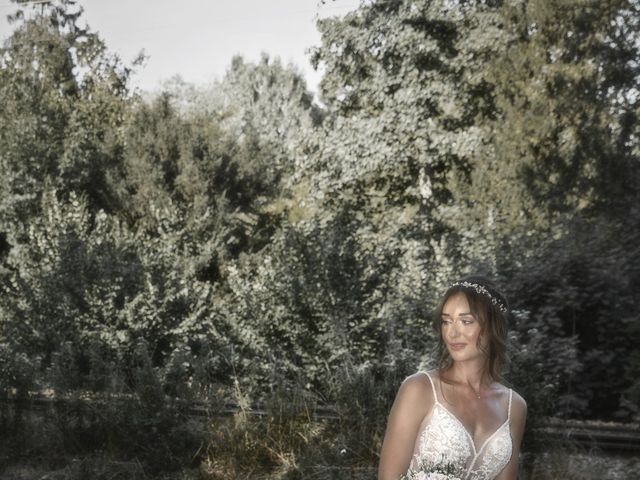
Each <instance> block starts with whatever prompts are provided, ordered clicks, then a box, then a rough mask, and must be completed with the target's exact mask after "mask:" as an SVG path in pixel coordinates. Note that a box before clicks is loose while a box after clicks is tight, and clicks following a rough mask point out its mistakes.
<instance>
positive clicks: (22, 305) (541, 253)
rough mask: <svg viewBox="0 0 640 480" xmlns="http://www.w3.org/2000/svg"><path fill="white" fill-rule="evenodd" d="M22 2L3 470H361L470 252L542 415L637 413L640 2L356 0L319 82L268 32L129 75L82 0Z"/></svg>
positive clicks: (13, 110)
mask: <svg viewBox="0 0 640 480" xmlns="http://www.w3.org/2000/svg"><path fill="white" fill-rule="evenodd" d="M19 7H20V4H19V3H18V4H16V13H15V14H14V15H13V17H12V18H13V22H14V26H15V30H14V32H13V34H12V35H11V36H10V37H9V38H7V39H5V40H4V45H3V47H2V48H1V49H0V289H1V290H2V293H1V295H0V393H1V394H2V396H3V397H4V398H5V399H9V398H11V399H13V400H14V401H13V402H9V403H7V402H3V403H2V406H1V407H0V408H1V411H0V429H2V431H3V438H2V440H1V442H2V443H1V444H0V463H1V464H2V468H4V469H5V472H9V471H10V469H11V468H12V466H13V465H16V464H19V463H20V462H27V463H28V464H29V465H31V467H32V468H34V469H36V471H37V468H46V469H48V470H49V471H50V470H51V469H54V470H55V471H57V472H58V473H59V475H61V476H60V478H68V477H73V478H76V477H77V478H84V477H83V475H85V476H86V475H90V476H91V478H114V476H113V475H120V476H121V478H145V477H148V476H159V475H165V476H167V477H170V476H172V475H174V476H175V478H187V477H188V478H241V477H246V478H256V477H260V476H265V477H266V476H267V475H271V476H272V477H273V478H303V477H305V478H306V477H309V476H314V475H315V476H317V477H319V478H357V477H358V476H361V477H362V478H371V477H372V475H373V473H372V471H373V470H372V468H375V464H376V461H377V460H376V456H377V452H378V449H379V445H380V441H381V435H382V433H383V429H384V419H385V417H386V414H387V411H388V408H389V405H390V402H391V401H392V400H393V396H394V393H395V391H396V389H397V387H398V385H399V383H400V382H401V381H402V379H403V378H404V376H405V375H407V374H409V373H411V372H413V371H415V370H416V369H417V368H418V367H427V366H428V365H429V364H430V362H431V361H432V358H433V357H432V353H433V349H434V346H435V333H434V331H433V330H432V328H431V316H430V315H431V313H430V312H431V310H432V309H433V307H434V306H435V303H434V302H436V301H437V299H438V298H439V296H440V294H441V293H442V291H443V290H444V289H445V288H446V285H447V284H448V283H449V282H450V281H451V280H452V279H454V278H456V277H459V276H461V275H464V274H467V273H470V272H484V273H486V274H489V275H491V276H493V277H495V278H496V280H497V282H498V283H499V284H501V285H502V286H503V287H504V289H505V290H506V293H507V295H508V298H510V299H511V302H512V309H513V315H512V325H511V327H512V333H511V342H512V347H513V349H512V357H513V362H512V366H511V369H510V371H509V372H508V375H507V378H508V380H509V381H510V382H511V383H512V384H513V385H514V387H515V388H516V389H517V390H518V391H520V392H521V393H522V394H523V396H524V397H525V398H526V399H527V401H528V403H529V409H530V425H532V426H535V423H536V422H537V421H538V420H539V419H540V418H542V417H543V416H545V415H554V416H559V417H565V418H566V417H569V418H577V419H592V420H593V419H597V420H605V421H611V420H616V421H623V422H632V421H636V422H637V421H639V420H640V407H639V405H640V380H639V379H640V354H639V353H638V350H637V348H636V346H637V344H638V341H640V322H638V320H637V318H636V312H637V311H638V310H639V308H638V298H639V297H638V295H637V291H638V290H639V289H640V261H639V260H638V259H639V258H640V252H639V248H640V247H639V245H640V238H639V237H640V208H639V200H640V189H638V187H637V185H638V182H639V181H640V162H639V161H638V158H639V157H638V155H639V153H640V151H639V146H640V132H639V130H638V129H639V127H638V125H639V123H638V113H639V107H640V104H639V102H638V100H639V85H638V83H639V73H640V72H639V68H640V65H639V64H638V61H637V59H638V58H640V57H639V52H638V46H639V45H640V43H639V37H638V33H639V30H640V21H639V19H640V15H639V14H640V12H639V9H640V5H639V4H638V3H637V2H636V1H634V0H606V1H605V0H598V1H595V0H594V1H590V0H562V1H561V0H513V1H482V2H480V1H478V2H475V1H445V0H413V1H408V0H373V1H364V2H363V3H362V5H361V7H360V8H359V9H357V10H356V11H354V12H353V13H351V14H348V15H346V16H345V17H344V18H332V19H327V20H322V21H320V22H319V24H318V28H319V29H320V32H321V34H322V43H321V44H320V45H319V46H318V47H317V48H316V49H315V50H314V51H313V52H312V54H311V57H312V61H313V62H314V64H316V65H322V66H323V67H324V69H325V72H326V73H325V75H324V77H323V80H322V82H321V85H320V94H319V99H320V103H316V102H314V101H313V97H312V95H311V93H310V92H308V91H307V89H306V85H305V82H304V79H303V78H302V77H301V75H300V74H299V72H298V71H297V70H296V69H295V67H293V66H283V65H282V64H281V63H280V62H279V61H278V60H274V59H271V58H269V57H268V56H266V55H265V56H264V57H263V59H262V60H261V61H260V62H258V63H257V64H252V63H247V62H245V61H243V59H242V58H235V59H233V60H232V62H231V66H230V68H229V70H228V72H227V74H226V76H225V77H224V78H223V79H222V80H221V81H220V82H218V83H216V84H214V85H210V86H200V87H196V86H192V85H188V84H184V83H180V82H175V83H173V84H171V85H168V86H167V88H166V90H165V91H163V92H161V93H160V94H158V95H157V96H155V97H154V98H153V99H145V98H143V97H141V96H140V95H139V94H138V93H137V92H135V91H132V90H131V88H130V86H129V79H130V78H131V75H134V74H135V68H136V65H135V64H134V65H123V64H122V62H121V61H120V60H119V59H118V58H117V57H116V56H114V55H113V54H111V53H110V52H109V50H108V48H107V46H106V45H105V44H104V42H103V41H102V40H101V39H100V37H99V35H98V34H97V33H95V32H91V31H90V30H87V29H86V28H83V27H82V26H81V25H83V22H82V16H81V11H80V10H79V9H78V8H77V6H76V5H75V4H74V2H73V1H70V0H59V1H57V2H54V3H52V4H50V5H46V6H39V7H38V8H39V13H33V12H27V14H25V11H23V10H22V9H20V8H19ZM27 8H28V7H27ZM34 392H45V393H47V394H48V395H50V396H51V397H52V398H54V399H60V398H65V399H67V400H68V402H65V403H55V402H54V403H52V404H50V405H49V406H47V407H46V408H40V409H38V408H35V407H36V406H35V405H34V403H33V393H34ZM88 400H89V401H88ZM196 400H197V401H199V402H200V403H199V404H200V405H203V408H204V409H205V410H206V411H207V412H209V415H208V416H206V417H205V418H206V419H205V420H194V418H193V417H190V416H188V415H187V413H188V406H187V403H185V401H196ZM228 402H233V403H234V404H236V405H239V407H240V409H239V413H237V414H236V415H234V416H232V417H224V418H222V417H218V416H216V414H219V413H222V412H223V411H224V409H225V404H226V403H228ZM252 405H261V406H262V407H261V408H263V412H264V415H262V416H253V415H250V414H249V410H248V409H249V407H250V406H252ZM326 406H331V407H332V410H331V411H330V417H331V419H325V420H322V419H318V418H317V417H315V416H314V414H315V413H316V412H318V411H319V410H318V409H320V410H321V409H322V408H325V407H326ZM325 413H326V412H325ZM325 417H326V415H325ZM530 430H532V429H530ZM535 445H536V439H535V438H533V437H532V436H530V437H528V438H527V446H526V448H529V449H530V450H532V451H533V449H534V447H535ZM70 459H75V460H73V461H71V460H70ZM565 463H566V462H565ZM105 465H106V466H105ZM547 465H548V463H547ZM621 468H623V469H624V468H626V467H621ZM7 469H9V470H7ZM56 469H57V470H56ZM185 469H186V470H185ZM596 470H597V469H594V468H593V467H589V470H585V472H589V471H590V472H592V473H593V472H595V471H596ZM87 472H90V473H87ZM172 472H173V473H172ZM176 472H178V473H176ZM586 474H587V473H585V475H586ZM7 475H8V473H7ZM15 475H18V473H15ZM323 475H324V477H323ZM549 475H551V477H553V473H551V474H549ZM594 475H595V473H594ZM65 476H66V477H65ZM341 476H342V477H341ZM551 477H550V478H551ZM25 478H27V477H25ZM538 478H542V477H538ZM567 478H568V477H567ZM582 478H588V477H582ZM594 478H595V477H594ZM598 478H602V477H601V476H600V477H598ZM612 478H613V477H612ZM620 478H623V477H620Z"/></svg>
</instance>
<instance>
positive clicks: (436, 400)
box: [422, 371, 440, 403]
mask: <svg viewBox="0 0 640 480" xmlns="http://www.w3.org/2000/svg"><path fill="white" fill-rule="evenodd" d="M422 373H424V374H425V375H426V376H427V378H428V379H429V383H430V384H431V390H432V391H433V400H434V401H435V403H440V402H438V394H437V393H436V387H435V385H434V384H433V379H432V378H431V375H429V372H425V371H423V372H422Z"/></svg>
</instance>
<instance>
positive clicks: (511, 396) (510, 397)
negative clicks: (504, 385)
mask: <svg viewBox="0 0 640 480" xmlns="http://www.w3.org/2000/svg"><path fill="white" fill-rule="evenodd" d="M512 398H513V390H511V389H509V411H508V413H507V420H511V399H512Z"/></svg>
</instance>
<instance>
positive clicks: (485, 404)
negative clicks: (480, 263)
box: [378, 276, 527, 480]
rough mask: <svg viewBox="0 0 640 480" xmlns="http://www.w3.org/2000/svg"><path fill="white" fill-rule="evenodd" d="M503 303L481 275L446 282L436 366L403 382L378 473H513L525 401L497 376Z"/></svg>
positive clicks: (387, 476)
mask: <svg viewBox="0 0 640 480" xmlns="http://www.w3.org/2000/svg"><path fill="white" fill-rule="evenodd" d="M507 310H508V304H507V301H506V299H505V297H504V296H503V295H502V294H501V293H500V292H498V290H496V288H495V286H494V285H493V284H492V283H491V282H490V281H489V280H488V279H486V278H485V277H482V276H472V277H467V278H465V279H463V280H461V281H458V282H455V283H453V284H452V285H450V286H449V288H448V289H447V291H446V293H445V295H444V298H443V300H442V303H441V305H440V308H439V309H438V315H437V317H436V321H437V323H438V330H439V332H440V349H441V359H440V367H439V368H438V369H437V370H433V371H430V372H418V373H416V374H414V375H411V376H410V377H408V378H407V379H405V380H404V382H403V383H402V385H401V386H400V389H399V390H398V394H397V396H396V399H395V401H394V403H393V407H392V408H391V412H390V414H389V418H388V422H387V430H386V433H385V437H384V442H383V444H382V451H381V453H380V464H379V468H378V479H379V480H398V478H400V477H403V476H406V477H405V478H409V479H411V478H416V479H422V478H424V479H428V478H451V479H453V478H456V479H460V480H490V479H495V480H515V479H517V477H518V455H519V452H520V444H521V442H522V436H523V433H524V426H525V420H526V412H527V406H526V403H525V401H524V400H523V398H522V397H521V396H520V395H518V394H517V393H516V392H514V391H513V390H511V389H510V388H507V387H506V386H504V385H503V384H501V383H500V379H501V375H500V373H501V370H502V367H503V366H504V364H505V361H506V338H507V318H506V314H507ZM421 472H425V473H435V472H439V473H441V474H443V475H448V476H437V475H435V476H432V477H430V476H429V475H426V474H425V473H421Z"/></svg>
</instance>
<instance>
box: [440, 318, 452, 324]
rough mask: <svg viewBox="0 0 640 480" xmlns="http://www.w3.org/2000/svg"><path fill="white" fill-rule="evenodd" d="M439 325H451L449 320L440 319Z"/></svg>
mask: <svg viewBox="0 0 640 480" xmlns="http://www.w3.org/2000/svg"><path fill="white" fill-rule="evenodd" d="M440 323H442V325H451V319H450V318H441V319H440Z"/></svg>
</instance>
